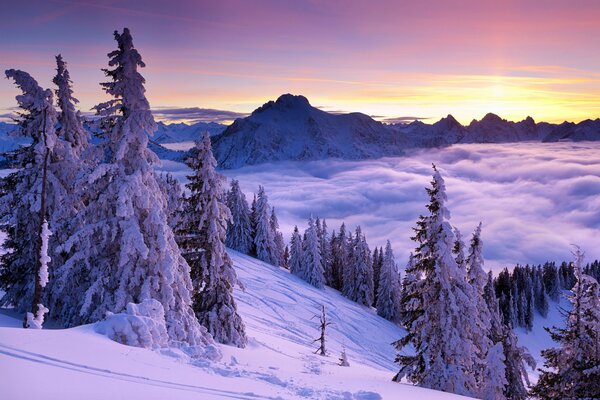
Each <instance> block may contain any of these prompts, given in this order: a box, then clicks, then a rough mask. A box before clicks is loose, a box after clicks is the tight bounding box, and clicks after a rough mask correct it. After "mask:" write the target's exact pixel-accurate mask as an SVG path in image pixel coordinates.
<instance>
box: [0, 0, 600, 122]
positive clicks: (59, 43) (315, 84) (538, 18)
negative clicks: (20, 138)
mask: <svg viewBox="0 0 600 400" xmlns="http://www.w3.org/2000/svg"><path fill="white" fill-rule="evenodd" d="M125 26H127V27H129V28H130V29H131V31H132V34H133V36H134V43H135V45H136V47H137V48H138V50H139V51H140V53H141V54H142V57H143V58H144V61H145V62H146V64H147V68H145V69H144V70H143V71H142V74H143V75H144V76H145V77H146V80H147V91H148V92H147V94H148V98H149V100H150V102H151V105H152V107H153V108H155V109H156V110H158V111H159V112H158V113H157V116H158V117H159V118H162V119H173V120H176V119H179V120H186V121H190V120H196V119H205V120H207V119H214V120H218V121H225V122H227V121H230V120H231V119H232V118H234V117H236V116H239V115H243V114H244V113H248V112H251V111H252V110H253V109H255V108H256V107H258V106H259V105H261V104H262V103H264V102H266V101H268V100H270V99H275V98H277V97H278V96H279V95H280V94H282V93H288V92H289V93H294V94H303V95H305V96H306V97H307V98H308V99H309V100H310V101H311V103H312V104H313V105H315V106H319V107H321V108H323V109H324V110H327V111H359V112H363V113H365V114H369V115H372V116H374V117H376V118H377V119H379V120H384V121H393V120H396V119H402V118H405V117H410V118H426V120H425V121H426V122H433V121H435V120H437V119H439V118H440V117H443V116H445V115H447V114H452V115H454V116H455V117H456V118H457V119H458V120H459V121H460V122H462V123H465V124H468V123H469V122H470V121H471V120H472V119H474V118H476V119H480V118H482V117H483V116H484V115H485V114H486V113H487V112H494V113H497V114H498V115H500V116H502V117H504V118H506V119H510V120H520V119H523V118H525V117H526V116H528V115H530V116H532V117H533V118H534V119H536V120H546V121H550V122H561V121H564V120H570V121H580V120H583V119H586V118H597V117H600V51H599V50H600V44H599V43H600V1H597V0H572V1H566V0H545V1H522V0H521V1H511V0H503V1H485V0H478V1H471V0H468V1H451V0H436V1H433V0H428V1H374V0H373V1H300V0H296V1H275V0H273V1H259V0H252V1H248V0H239V1H230V0H219V1H192V0H188V1H176V0H174V1H141V0H136V1H128V0H120V1H110V0H98V1H68V0H66V1H61V0H43V1H26V0H23V1H12V0H11V1H5V2H3V4H2V11H1V12H0V67H1V68H2V70H4V69H7V68H19V69H23V70H25V71H28V72H29V73H31V74H32V75H33V76H34V77H35V78H36V79H38V81H39V82H40V83H41V84H42V86H45V87H53V86H52V84H51V77H52V75H53V73H54V68H55V65H54V55H56V54H58V53H61V54H62V55H63V57H64V58H65V60H66V61H67V62H68V63H69V64H68V65H69V69H70V72H71V76H72V78H73V81H74V89H75V95H76V97H78V98H79V99H80V100H81V108H82V110H89V109H90V108H91V107H92V106H93V105H94V104H96V103H98V102H100V101H103V100H105V99H106V97H105V95H104V94H103V93H102V91H101V89H100V86H99V85H98V83H99V82H101V81H102V80H104V76H103V74H102V72H101V71H100V68H102V67H105V66H106V64H107V60H108V58H107V57H106V54H107V53H108V52H110V51H112V50H113V49H114V48H115V47H116V42H115V41H114V40H113V37H112V32H113V31H114V30H115V29H119V30H121V29H122V28H123V27H125ZM16 94H17V89H16V88H15V87H14V86H13V84H12V83H11V82H10V81H8V80H6V79H2V80H0V117H3V118H5V119H6V117H8V116H9V115H10V113H11V112H12V109H13V108H14V107H15V105H16V102H15V100H14V96H15V95H16ZM180 108H191V109H189V110H180ZM197 108H198V109H197ZM202 109H208V110H202ZM216 110H221V111H230V112H217V111H216Z"/></svg>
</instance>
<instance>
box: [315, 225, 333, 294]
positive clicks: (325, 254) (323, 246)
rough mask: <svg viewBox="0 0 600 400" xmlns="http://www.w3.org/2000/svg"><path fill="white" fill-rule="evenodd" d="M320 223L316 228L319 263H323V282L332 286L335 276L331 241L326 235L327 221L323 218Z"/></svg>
mask: <svg viewBox="0 0 600 400" xmlns="http://www.w3.org/2000/svg"><path fill="white" fill-rule="evenodd" d="M320 225H321V228H320V229H318V230H317V233H318V239H319V249H320V251H321V263H322V264H323V271H324V275H325V284H326V285H329V286H331V287H334V285H335V276H334V273H333V268H332V250H331V242H330V241H329V239H328V237H327V222H326V221H325V220H323V222H321V224H320ZM317 227H319V224H317Z"/></svg>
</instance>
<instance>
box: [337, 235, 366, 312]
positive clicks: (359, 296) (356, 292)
mask: <svg viewBox="0 0 600 400" xmlns="http://www.w3.org/2000/svg"><path fill="white" fill-rule="evenodd" d="M349 259H350V262H349V263H348V264H347V265H346V268H345V270H344V296H346V297H348V298H349V299H350V300H353V301H356V302H357V303H359V304H363V305H365V306H369V307H370V306H371V305H372V304H373V264H372V259H371V250H369V246H368V244H367V241H366V239H365V237H364V235H363V234H362V230H361V229H360V226H359V227H357V228H356V232H355V237H354V241H353V245H352V253H351V256H350V257H349Z"/></svg>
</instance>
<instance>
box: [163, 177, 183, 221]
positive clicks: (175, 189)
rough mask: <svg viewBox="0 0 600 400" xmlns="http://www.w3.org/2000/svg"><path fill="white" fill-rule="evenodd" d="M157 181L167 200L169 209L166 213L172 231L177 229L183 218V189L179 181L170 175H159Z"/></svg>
mask: <svg viewBox="0 0 600 400" xmlns="http://www.w3.org/2000/svg"><path fill="white" fill-rule="evenodd" d="M157 181H158V184H159V186H160V188H161V190H162V192H163V194H164V196H165V198H166V199H167V208H166V210H165V212H166V214H167V220H168V222H169V226H170V227H171V229H176V228H177V226H179V224H180V222H181V218H182V216H183V215H182V214H183V204H184V201H183V189H182V187H181V184H180V183H179V181H178V180H177V179H175V178H174V177H173V175H171V174H169V173H166V174H163V173H161V174H158V176H157Z"/></svg>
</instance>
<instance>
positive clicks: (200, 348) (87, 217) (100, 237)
mask: <svg viewBox="0 0 600 400" xmlns="http://www.w3.org/2000/svg"><path fill="white" fill-rule="evenodd" d="M114 36H115V39H116V41H117V43H118V49H117V50H115V51H112V52H111V53H109V55H108V56H109V58H110V61H109V66H111V67H114V68H113V69H104V70H103V71H104V72H105V74H106V76H107V77H108V78H110V81H109V82H106V83H102V84H101V85H102V87H103V88H104V90H105V91H106V92H107V93H108V94H109V95H111V96H113V99H112V100H110V101H108V102H106V103H102V104H99V105H98V106H96V110H97V112H98V114H99V115H100V116H101V117H102V124H101V126H103V127H104V128H105V129H107V131H106V136H107V142H106V143H105V144H103V146H102V150H103V153H104V154H106V159H105V160H104V162H102V163H100V164H99V165H98V166H97V167H96V168H95V169H94V171H93V172H92V174H91V175H90V176H89V177H88V184H89V187H88V188H87V191H86V193H85V196H86V197H87V198H89V199H90V200H89V203H88V204H87V205H86V208H85V210H84V212H82V213H80V214H79V217H80V218H83V220H84V221H85V225H84V226H83V228H82V229H80V230H79V231H78V232H77V233H75V234H74V235H73V236H72V237H71V238H69V240H68V241H67V243H66V244H65V246H64V248H65V251H67V252H71V251H72V256H70V257H69V259H68V260H67V262H66V263H65V265H64V266H63V267H62V268H61V269H62V277H63V279H64V280H65V281H67V282H65V287H67V286H68V285H69V282H68V281H71V284H72V280H73V279H75V277H77V275H74V274H73V273H72V271H74V270H83V271H84V274H85V277H86V279H85V280H83V281H80V282H79V284H80V287H81V290H82V295H81V303H80V305H79V306H78V307H77V308H76V310H77V312H78V313H79V315H78V317H79V318H78V319H77V320H76V321H71V322H72V323H87V322H93V321H97V320H99V319H101V318H103V317H104V315H105V313H106V311H111V312H120V311H122V310H123V309H124V308H125V307H126V305H127V304H128V303H140V302H142V301H144V300H146V299H155V300H158V301H159V302H160V303H161V304H162V306H163V307H164V310H165V321H166V326H167V331H168V334H169V337H170V339H171V341H172V342H173V343H174V344H184V345H185V346H193V347H192V348H189V347H188V349H189V350H190V351H194V355H198V356H200V355H204V356H212V357H217V356H218V350H216V349H215V348H214V347H213V346H212V343H213V340H212V338H211V337H210V335H209V334H208V333H207V331H206V329H204V328H203V327H201V326H200V324H199V323H198V320H197V319H196V316H195V315H194V312H193V310H192V308H191V303H192V300H191V291H192V284H191V281H190V270H189V266H188V264H187V262H186V261H185V259H184V258H183V256H182V255H181V253H180V250H179V247H178V246H177V244H176V243H175V238H174V235H173V231H172V229H171V228H170V227H169V224H168V219H167V215H166V209H167V199H165V197H164V194H163V192H162V190H161V188H160V184H159V183H158V181H157V179H156V174H155V172H154V164H155V162H156V161H157V157H156V155H155V154H154V153H153V152H152V151H150V150H149V149H148V147H147V145H148V135H149V134H151V133H153V132H154V130H155V129H156V124H155V122H154V119H153V117H152V113H151V111H150V105H149V104H148V101H147V99H146V96H145V88H144V83H145V80H144V78H143V77H142V76H141V75H140V73H139V72H138V68H139V67H144V66H145V64H144V63H143V61H142V58H141V56H140V54H139V53H138V52H137V50H136V49H135V48H134V46H133V40H132V37H131V34H130V32H129V30H128V29H127V28H125V29H124V30H123V33H119V32H115V34H114ZM142 277H143V279H142ZM209 345H210V346H209ZM205 351H210V352H211V353H210V354H209V353H204V352H205Z"/></svg>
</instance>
